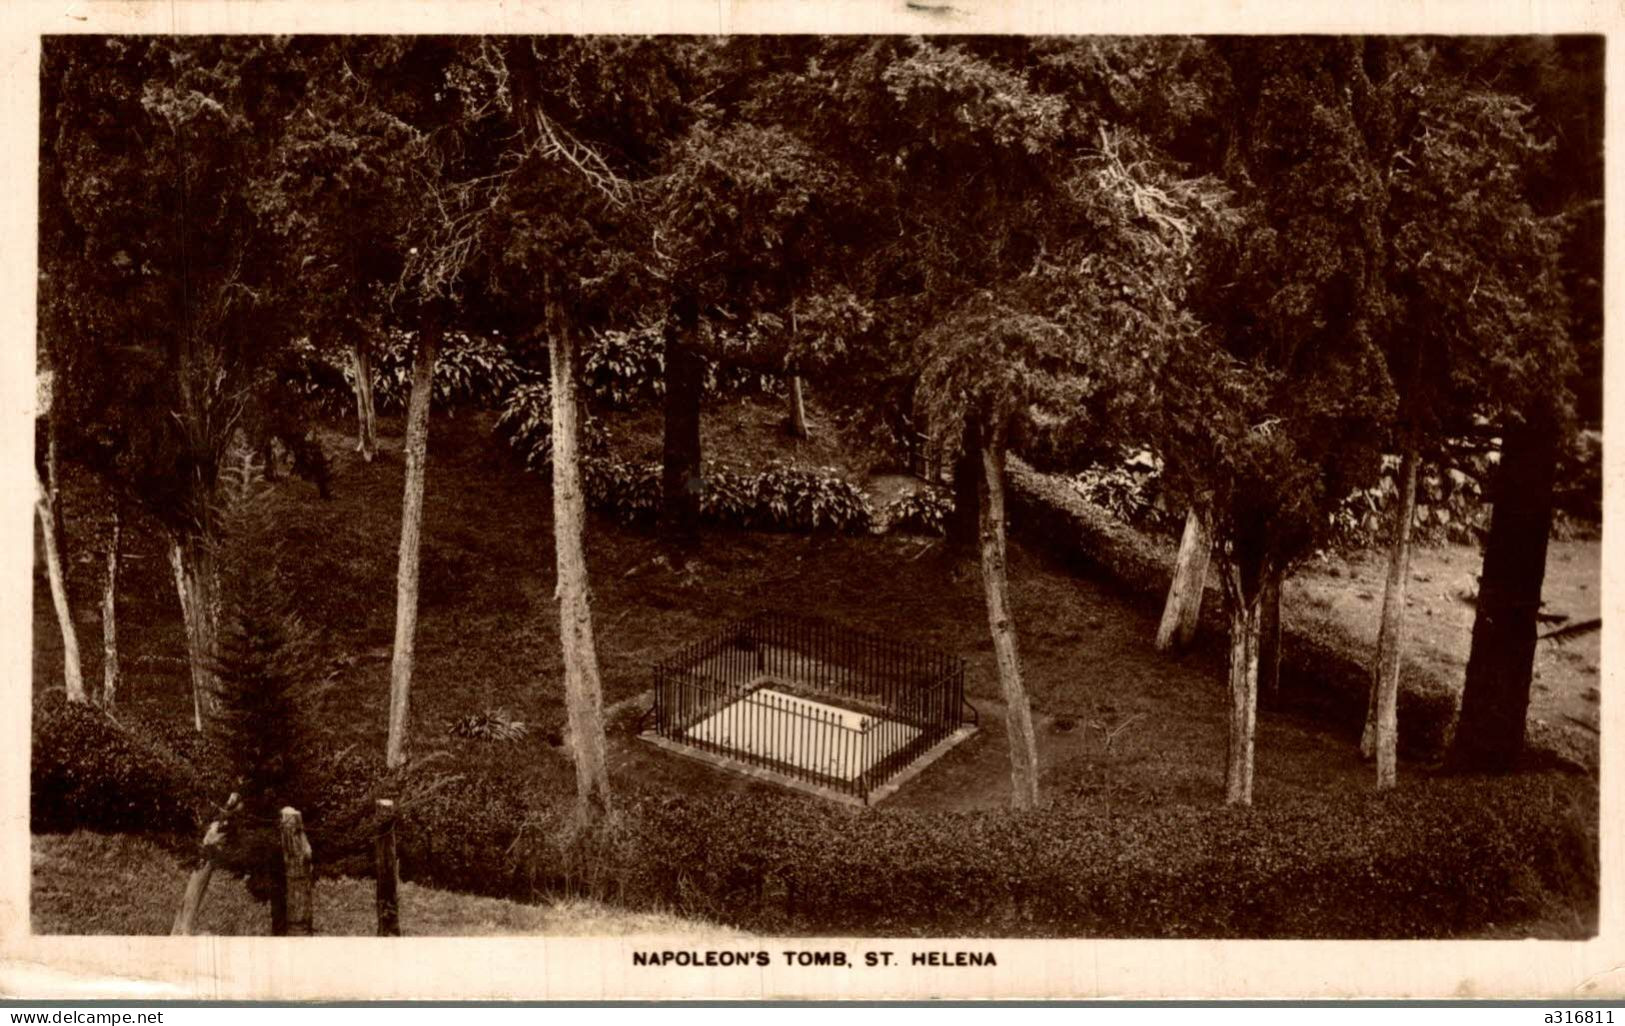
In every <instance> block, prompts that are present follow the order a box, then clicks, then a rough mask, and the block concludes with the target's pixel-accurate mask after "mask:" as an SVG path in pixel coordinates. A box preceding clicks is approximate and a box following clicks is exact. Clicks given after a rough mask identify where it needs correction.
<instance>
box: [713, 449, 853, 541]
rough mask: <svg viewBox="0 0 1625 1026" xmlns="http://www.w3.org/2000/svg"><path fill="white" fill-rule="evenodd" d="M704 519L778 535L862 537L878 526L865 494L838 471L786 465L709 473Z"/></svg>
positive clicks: (718, 470) (715, 470)
mask: <svg viewBox="0 0 1625 1026" xmlns="http://www.w3.org/2000/svg"><path fill="white" fill-rule="evenodd" d="M700 515H701V516H702V517H704V518H706V519H708V520H712V521H714V522H716V523H719V524H725V525H728V526H732V527H745V528H754V529H758V530H762V529H765V530H777V531H808V532H812V531H833V532H838V533H859V532H865V531H868V530H869V527H870V525H871V524H872V523H873V522H874V514H873V512H872V511H871V510H870V509H869V503H868V500H867V499H865V498H864V495H863V491H862V490H861V489H859V488H858V487H857V486H856V485H854V484H852V483H851V482H850V481H847V480H846V479H845V478H843V477H841V476H840V474H839V473H838V472H837V471H836V470H835V469H834V468H831V467H825V468H821V469H818V470H811V469H806V468H802V467H792V466H787V465H785V464H782V463H774V464H773V465H772V466H770V467H768V468H767V469H766V470H763V471H760V472H758V473H749V472H740V471H735V470H729V469H724V468H714V467H713V468H708V469H707V472H706V476H705V490H704V491H703V492H702V493H701V495H700Z"/></svg>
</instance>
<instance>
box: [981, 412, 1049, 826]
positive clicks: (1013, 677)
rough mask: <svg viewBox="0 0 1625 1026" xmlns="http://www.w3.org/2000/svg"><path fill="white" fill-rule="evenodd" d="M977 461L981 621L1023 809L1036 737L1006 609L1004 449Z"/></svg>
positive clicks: (1033, 777) (994, 444) (1031, 790)
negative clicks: (994, 664) (989, 637)
mask: <svg viewBox="0 0 1625 1026" xmlns="http://www.w3.org/2000/svg"><path fill="white" fill-rule="evenodd" d="M981 462H982V473H981V475H980V478H981V482H982V484H981V494H980V496H979V498H980V500H981V501H980V503H979V505H980V508H981V513H982V516H981V540H982V587H983V589H984V590H985V591H986V593H987V622H988V627H989V629H990V630H991V631H992V633H993V652H994V655H995V657H996V658H997V660H998V665H999V687H1000V689H1001V690H1002V691H1003V693H1004V706H1005V713H1004V726H1005V733H1006V734H1007V735H1008V738H1009V742H1010V787H1011V794H1010V804H1011V806H1012V807H1014V808H1017V809H1028V808H1032V807H1033V806H1035V805H1037V804H1038V737H1037V735H1036V734H1035V733H1034V732H1033V713H1032V707H1031V705H1030V704H1029V703H1028V701H1027V688H1026V685H1025V684H1023V683H1022V680H1021V658H1020V655H1019V653H1018V652H1017V651H1016V625H1015V620H1014V617H1013V615H1012V613H1011V610H1010V589H1009V581H1008V571H1007V562H1006V556H1005V538H1004V449H1003V446H1002V444H1001V443H1000V440H999V439H997V438H996V437H995V438H987V439H984V440H983V443H982V448H981Z"/></svg>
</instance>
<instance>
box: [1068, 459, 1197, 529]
mask: <svg viewBox="0 0 1625 1026" xmlns="http://www.w3.org/2000/svg"><path fill="white" fill-rule="evenodd" d="M1072 486H1073V487H1074V488H1075V489H1076V490H1077V492H1078V494H1079V495H1081V496H1083V498H1084V499H1085V500H1086V501H1088V502H1090V503H1092V504H1094V505H1096V506H1099V507H1100V508H1101V509H1104V510H1106V511H1107V512H1109V513H1110V514H1111V515H1112V516H1114V517H1116V518H1117V519H1119V520H1121V521H1123V522H1124V523H1125V524H1133V525H1134V526H1136V527H1140V528H1144V529H1146V530H1154V531H1168V530H1172V529H1173V528H1174V527H1176V526H1178V525H1177V523H1176V520H1175V515H1174V514H1173V513H1171V512H1170V511H1169V510H1168V507H1167V506H1166V505H1165V504H1164V502H1163V497H1162V460H1161V459H1159V458H1158V457H1157V456H1156V455H1155V454H1154V453H1152V452H1151V451H1150V450H1148V449H1128V448H1125V449H1123V450H1122V452H1121V453H1120V454H1119V458H1118V460H1117V461H1116V462H1114V463H1097V464H1095V465H1094V466H1092V467H1089V468H1088V469H1086V470H1083V471H1080V472H1079V473H1077V474H1074V475H1073V477H1072Z"/></svg>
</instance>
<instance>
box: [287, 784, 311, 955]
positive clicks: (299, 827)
mask: <svg viewBox="0 0 1625 1026" xmlns="http://www.w3.org/2000/svg"><path fill="white" fill-rule="evenodd" d="M282 868H283V885H284V892H283V893H285V894H286V895H287V899H286V900H287V907H288V936H290V937H309V936H310V935H311V934H312V933H313V932H314V931H313V929H312V925H311V903H312V895H311V880H310V840H309V839H308V838H306V837H305V820H304V817H303V816H301V815H299V810H298V809H294V808H284V809H283V810H282Z"/></svg>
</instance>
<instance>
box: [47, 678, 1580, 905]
mask: <svg viewBox="0 0 1625 1026" xmlns="http://www.w3.org/2000/svg"><path fill="white" fill-rule="evenodd" d="M451 768H454V769H457V770H459V771H460V772H458V773H457V774H456V775H453V776H449V777H445V778H443V779H442V780H441V781H440V782H439V784H438V785H436V786H434V787H430V788H424V787H421V786H420V787H419V788H418V795H419V797H417V798H411V797H408V798H407V800H405V801H403V802H402V803H401V815H402V819H401V824H400V829H399V838H400V844H401V866H402V872H403V875H404V876H405V877H406V879H408V880H412V881H415V882H418V883H422V884H426V885H432V886H436V887H442V888H449V889H454V890H461V891H470V892H475V893H480V894H487V895H492V896H496V897H506V898H517V899H521V900H524V899H532V898H535V897H537V896H540V895H543V894H558V893H584V894H589V895H591V896H594V897H598V898H602V899H607V900H612V901H616V902H618V903H620V904H623V905H626V906H628V907H631V908H637V909H663V910H666V911H669V912H676V913H679V914H686V915H692V916H701V917H704V918H707V919H711V920H715V921H718V922H722V923H726V924H728V925H732V926H737V927H739V928H742V929H747V930H752V931H759V932H768V933H789V934H820V933H840V934H854V933H855V934H873V935H905V936H908V935H912V936H954V935H986V936H1114V937H1136V936H1143V937H1255V936H1274V937H1428V936H1446V935H1459V934H1463V933H1471V932H1480V931H1485V930H1490V929H1492V928H1494V927H1496V926H1498V925H1502V924H1507V923H1514V922H1519V921H1523V920H1528V919H1530V918H1536V917H1539V918H1542V919H1543V920H1544V921H1547V922H1551V921H1553V915H1554V911H1555V913H1556V914H1557V917H1558V918H1557V921H1562V916H1563V913H1565V912H1566V913H1569V914H1570V919H1571V921H1573V922H1574V923H1576V924H1584V923H1587V922H1592V921H1594V913H1595V909H1596V897H1597V874H1598V870H1597V837H1596V822H1597V810H1596V794H1595V791H1594V789H1592V788H1591V787H1590V786H1589V784H1588V781H1586V780H1585V779H1584V778H1582V777H1579V776H1576V775H1573V774H1565V773H1559V772H1542V773H1525V774H1520V775H1515V776H1503V777H1446V776H1437V775H1427V774H1413V775H1412V776H1410V777H1408V778H1407V781H1406V783H1405V784H1404V785H1403V786H1402V787H1401V788H1400V789H1398V790H1397V791H1393V792H1389V793H1386V794H1381V795H1379V794H1375V793H1369V792H1362V793H1356V794H1336V795H1313V796H1307V795H1306V796H1287V797H1282V798H1279V799H1272V800H1271V801H1270V802H1269V803H1267V804H1262V805H1259V806H1257V807H1253V808H1246V809H1241V808H1227V807H1224V806H1220V805H1217V804H1213V805H1205V804H1204V805H1156V804H1151V805H1136V804H1133V803H1132V802H1123V801H1117V802H1114V803H1113V804H1112V806H1111V808H1110V809H1107V808H1106V807H1104V806H1103V805H1101V804H1095V803H1083V802H1064V803H1062V802H1057V803H1052V804H1050V805H1046V806H1044V807H1042V808H1040V809H1037V810H1032V811H1026V812H1012V811H1008V810H991V811H982V812H974V813H943V812H935V811H922V810H911V809H902V808H888V807H885V806H880V807H877V808H873V809H868V810H856V809H850V808H847V807H844V806H838V805H834V804H831V803H826V802H823V801H819V800H817V799H812V798H808V797H805V796H802V795H796V794H790V793H784V792H778V791H773V790H765V789H752V790H750V791H748V792H744V793H739V792H732V793H726V794H715V795H685V794H677V793H673V792H671V791H665V790H656V789H653V788H649V787H643V786H635V787H633V788H627V787H625V786H624V784H623V785H622V789H621V791H620V792H618V794H617V801H616V806H615V809H614V811H613V813H612V814H611V816H610V818H609V820H608V822H607V824H606V825H605V826H604V827H602V828H600V829H596V830H591V831H584V830H581V829H580V828H578V826H577V825H576V823H575V821H574V818H573V807H574V801H573V787H574V774H573V773H572V772H571V770H570V767H569V764H568V760H567V759H565V758H562V757H556V756H550V755H548V754H545V753H544V754H542V756H541V758H540V761H537V762H533V763H531V764H528V765H527V768H526V771H525V772H523V773H521V772H515V771H513V769H512V768H511V767H501V766H487V767H483V768H479V767H468V766H461V767H451ZM428 773H429V774H430V775H436V774H437V773H438V771H437V770H435V769H433V768H430V769H429V770H428ZM33 778H34V780H33V789H34V791H33V797H34V806H33V824H32V825H33V829H34V830H35V831H39V832H50V831H59V830H70V829H90V830H98V831H109V832H112V831H137V832H142V833H146V834H149V835H155V837H156V839H158V840H160V841H163V842H165V843H166V846H168V847H170V848H171V850H174V851H176V852H179V853H186V852H189V851H193V850H195V845H196V842H197V837H198V836H199V832H200V830H201V826H202V823H203V822H204V820H205V819H207V818H208V816H209V815H210V814H211V810H212V802H214V801H218V800H219V799H218V796H217V795H213V794H211V793H209V792H210V790H211V788H210V787H209V786H207V785H205V784H203V783H201V782H200V781H201V777H200V775H199V774H198V773H195V772H194V771H193V770H192V769H191V767H190V766H189V765H188V764H186V763H185V762H183V761H182V760H180V759H179V758H178V757H176V756H173V755H172V754H170V753H169V752H168V751H167V750H166V749H164V748H163V747H161V746H160V745H158V744H157V743H155V742H150V741H149V740H148V739H147V737H146V732H145V731H144V730H143V729H141V728H140V727H139V726H137V725H134V724H128V725H121V724H119V723H117V722H115V721H113V720H111V719H109V718H108V717H107V716H106V715H105V714H103V713H102V712H101V711H99V710H98V709H96V708H95V707H92V706H79V705H75V706H69V705H67V704H66V703H65V702H64V701H63V700H62V699H61V697H60V696H55V697H53V696H42V697H41V698H40V699H39V700H38V701H37V702H36V707H35V745H34V765H33ZM385 779H386V778H385V775H384V771H383V767H382V766H381V764H380V763H379V760H377V759H374V758H366V757H359V756H356V755H354V754H353V753H352V754H351V755H349V756H346V757H345V758H343V759H342V760H339V762H338V763H336V764H335V765H334V767H333V768H332V772H331V774H330V780H331V784H332V786H331V787H329V788H328V789H327V790H326V791H324V801H323V802H322V803H321V807H313V808H312V809H311V810H310V812H311V814H312V816H311V820H312V825H313V826H314V827H315V829H313V830H312V835H311V840H312V844H313V846H314V848H315V856H316V862H317V868H318V871H319V872H321V873H323V874H324V875H328V874H334V873H345V874H355V875H365V874H366V873H367V871H368V865H369V859H370V846H369V845H368V844H367V843H366V841H367V839H368V837H369V836H370V835H369V834H368V827H367V824H366V823H365V822H354V821H352V820H351V817H350V816H349V815H347V811H349V810H354V809H357V808H368V807H370V798H371V797H372V796H373V795H374V794H375V793H376V791H377V788H378V787H379V786H380V785H381V784H383V783H384V781H385ZM423 782H424V781H423V780H422V779H420V780H419V784H420V785H421V784H422V783H423ZM387 786H390V787H397V786H399V785H398V784H390V785H387ZM392 793H397V792H392ZM1119 797H1120V798H1121V797H1122V796H1119ZM1577 928H1578V927H1577Z"/></svg>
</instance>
